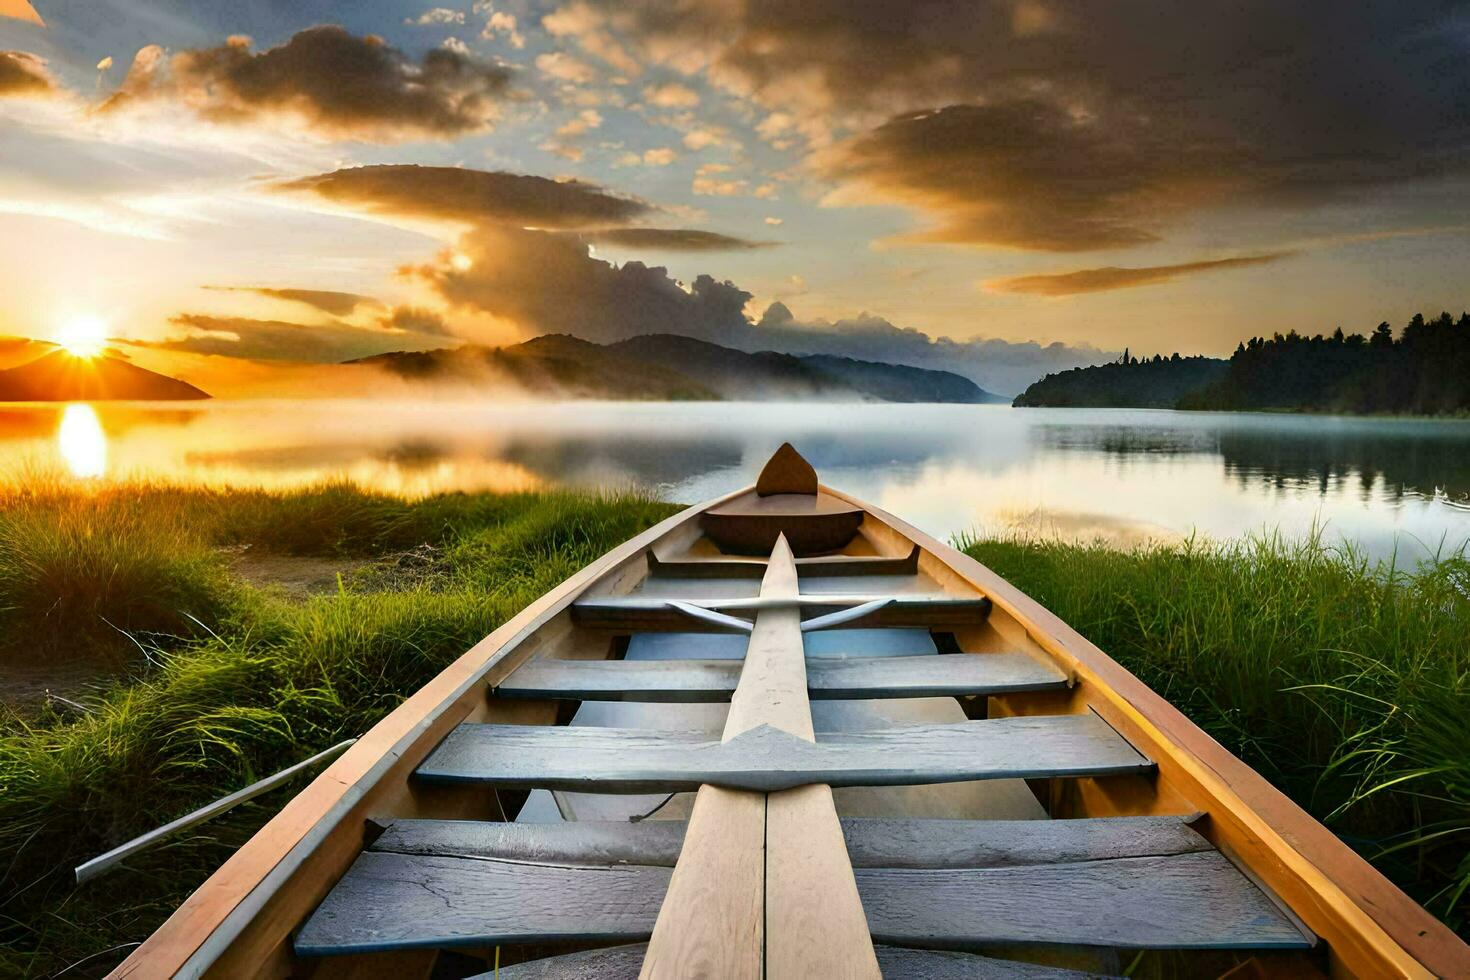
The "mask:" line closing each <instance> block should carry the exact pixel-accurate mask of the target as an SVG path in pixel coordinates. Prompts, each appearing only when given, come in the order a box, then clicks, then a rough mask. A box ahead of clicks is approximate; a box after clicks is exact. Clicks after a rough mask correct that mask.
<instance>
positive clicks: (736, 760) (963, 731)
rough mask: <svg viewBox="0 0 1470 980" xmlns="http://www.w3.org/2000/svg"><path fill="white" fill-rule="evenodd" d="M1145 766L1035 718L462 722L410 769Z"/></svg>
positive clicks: (956, 777) (759, 773)
mask: <svg viewBox="0 0 1470 980" xmlns="http://www.w3.org/2000/svg"><path fill="white" fill-rule="evenodd" d="M1152 768H1153V763H1151V762H1149V760H1147V759H1145V758H1144V757H1143V756H1141V755H1139V754H1138V752H1137V751H1136V750H1134V748H1133V747H1132V746H1131V745H1129V744H1128V742H1127V741H1126V740H1125V739H1123V738H1122V737H1121V736H1120V735H1118V733H1117V732H1115V731H1113V729H1112V728H1110V727H1108V725H1107V724H1106V723H1105V722H1103V721H1101V720H1100V719H1098V718H1097V717H1096V716H1095V715H1090V714H1089V715H1035V716H1022V717H1014V718H997V719H989V720H983V721H968V722H961V723H958V724H951V725H907V726H898V727H893V728H885V729H881V730H879V731H873V732H830V733H828V732H824V733H822V734H820V735H818V736H817V741H816V742H815V743H812V742H808V741H806V740H805V739H802V738H799V737H797V736H795V735H792V734H790V733H788V732H784V731H781V730H780V729H777V728H772V727H770V726H769V725H761V726H760V727H758V728H755V729H753V730H751V731H747V732H744V733H743V734H741V735H739V736H737V737H735V738H733V739H731V740H730V741H728V742H713V741H710V739H709V736H708V735H707V734H705V733H703V732H662V731H649V730H646V729H623V728H577V727H538V726H531V725H479V724H466V725H460V726H459V727H458V728H456V729H454V731H452V732H451V733H450V734H449V736H448V737H447V738H446V739H445V740H444V742H443V743H441V744H440V746H439V747H438V748H437V749H435V750H434V752H433V753H432V754H430V756H429V758H428V759H427V760H425V762H424V763H423V764H422V765H421V766H420V767H419V768H418V770H417V773H416V776H417V777H418V778H420V779H427V780H432V781H441V782H472V783H476V782H477V783H490V784H497V785H507V786H539V787H545V788H547V789H562V790H575V791H581V792H591V793H651V792H674V791H677V790H689V789H697V788H698V787H699V786H700V785H702V784H704V783H710V784H713V785H718V786H727V787H731V788H735V789H749V790H762V791H767V792H771V791H776V790H782V789H791V788H792V787H795V786H803V785H807V784H811V783H827V784H828V785H830V786H917V785H923V784H928V783H948V782H961V781H964V780H970V779H1003V778H1044V777H1053V776H1105V775H1114V774H1122V773H1142V772H1148V771H1150V770H1151V769H1152Z"/></svg>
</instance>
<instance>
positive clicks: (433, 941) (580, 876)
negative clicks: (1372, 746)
mask: <svg viewBox="0 0 1470 980" xmlns="http://www.w3.org/2000/svg"><path fill="white" fill-rule="evenodd" d="M732 795H735V796H751V794H732ZM753 846H756V848H757V856H756V860H755V862H754V863H755V864H756V865H757V870H756V873H757V874H759V868H758V866H759V858H758V843H757V844H756V845H753ZM716 850H718V849H716ZM749 863H751V862H747V864H749ZM670 877H671V873H670V871H669V869H668V868H658V867H650V866H640V865H633V866H615V867H606V866H604V867H585V866H580V867H579V866H567V865H549V864H536V863H523V862H506V861H492V860H485V859H472V858H453V857H441V856H431V855H416V854H395V853H385V852H378V851H368V852H365V853H364V854H362V855H361V856H360V857H359V858H358V861H357V862H356V863H355V864H354V865H353V866H352V868H351V869H350V870H349V872H348V873H347V875H346V877H344V878H343V879H342V881H341V882H339V883H338V885H337V887H336V888H335V889H333V891H332V893H331V894H330V895H329V896H328V897H327V899H326V901H325V902H323V903H322V905H321V907H320V908H319V909H318V910H317V911H316V913H315V914H314V915H313V916H312V917H311V919H310V920H308V922H307V924H306V925H305V926H304V927H303V928H302V930H301V932H300V934H299V935H298V936H297V939H296V949H297V952H298V953H299V954H301V955H326V954H333V953H337V954H341V953H363V952H370V951H373V950H392V949H408V948H418V947H452V946H488V945H496V944H505V943H512V942H550V941H560V940H571V939H577V940H579V941H594V942H595V941H604V942H616V941H620V940H623V941H627V940H633V939H641V938H646V937H647V936H649V935H650V934H651V933H652V931H653V927H654V922H655V918H656V915H657V913H658V909H659V905H660V903H661V902H662V900H663V898H664V895H665V892H666V891H667V889H668V885H669V880H670ZM856 883H857V890H858V893H859V894H860V895H861V899H862V906H863V909H864V910H865V912H866V917H867V925H868V928H869V929H870V930H871V931H872V935H873V937H874V938H875V939H876V940H878V941H880V942H886V943H898V944H909V945H922V946H929V947H936V948H951V949H967V948H968V949H974V948H979V947H984V946H986V945H991V944H1030V943H1041V944H1063V945H1092V946H1110V947H1118V948H1150V949H1216V948H1249V949H1305V948H1309V947H1310V945H1311V942H1310V940H1309V939H1308V938H1307V937H1305V936H1303V935H1302V933H1301V932H1300V931H1298V929H1297V928H1296V926H1294V925H1293V924H1292V923H1291V922H1290V921H1289V920H1288V919H1287V918H1286V917H1285V916H1284V915H1283V914H1282V913H1281V912H1280V910H1279V909H1278V908H1277V907H1276V905H1275V904H1274V903H1273V902H1272V901H1271V900H1270V899H1269V898H1267V897H1266V895H1265V894H1264V893H1262V892H1261V891H1260V890H1259V889H1258V888H1256V886H1255V885H1253V884H1252V883H1251V882H1250V881H1249V880H1247V879H1246V878H1245V876H1243V875H1242V874H1241V873H1240V872H1239V871H1238V870H1236V868H1235V867H1234V866H1233V865H1231V864H1230V862H1229V861H1227V860H1225V858H1224V857H1223V856H1221V855H1220V854H1218V853H1217V852H1214V851H1199V852H1191V853H1181V854H1170V855H1163V856H1155V857H1124V858H1108V859H1102V860H1095V861H1085V862H1069V863H1063V864H1041V865H1023V866H1013V867H997V868H983V869H975V868H965V869H923V870H903V869H892V868H860V869H858V870H857V872H856ZM729 884H730V883H729V882H727V881H726V882H717V881H709V882H704V883H703V887H704V890H705V892H707V895H706V896H705V898H704V899H703V900H701V902H700V903H699V904H698V905H697V906H692V907H691V908H696V907H697V908H702V909H705V910H714V909H717V908H718V905H717V904H715V905H712V904H709V903H710V902H718V900H719V899H720V898H721V896H724V895H727V894H729V893H730V892H731V890H730V889H728V885H729ZM734 891H736V892H738V891H739V890H738V889H736V890H734ZM743 921H750V920H749V917H748V916H747V917H746V918H745V919H744V920H743ZM758 939H759V936H758V935H757V936H756V939H755V940H754V941H757V942H758ZM745 940H746V942H747V943H749V942H751V941H752V940H751V938H750V937H749V936H748V935H747V936H746V937H745ZM686 948H687V947H686ZM703 948H705V950H706V953H707V954H708V958H707V959H706V960H700V961H699V962H709V963H715V962H719V959H718V954H719V953H720V951H721V950H728V949H732V948H733V947H731V946H726V945H725V944H724V943H720V944H715V945H710V946H705V947H703ZM746 948H747V949H749V948H751V947H749V946H748V945H747V947H746ZM747 960H748V957H747ZM692 962H694V961H691V960H688V959H683V960H679V961H678V963H677V965H679V966H680V968H681V969H684V968H692V967H691V963H692ZM694 972H698V971H697V970H695V971H694ZM685 975H687V972H686V974H685ZM721 975H728V974H723V973H722V974H721Z"/></svg>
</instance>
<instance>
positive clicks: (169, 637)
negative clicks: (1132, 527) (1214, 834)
mask: <svg viewBox="0 0 1470 980" xmlns="http://www.w3.org/2000/svg"><path fill="white" fill-rule="evenodd" d="M672 511H673V508H672V507H671V506H670V505H667V504H662V503H658V502H655V501H651V500H648V499H645V498H642V497H638V496H633V495H621V496H596V495H587V494H578V493H570V492H556V493H542V494H509V495H497V494H474V495H463V494H448V495H443V496H437V497H430V498H426V499H424V500H420V501H406V500H403V499H400V498H396V497H392V496H385V495H379V494H373V493H368V492H364V491H362V490H358V489H354V488H352V487H350V486H346V485H332V486H323V487H317V488H313V489H309V490H303V491H297V492H283V493H275V492H266V491H250V490H247V491H216V490H208V489H202V488H195V487H170V486H157V485H147V484H123V485H103V486H101V487H99V488H97V489H94V490H91V491H79V490H76V489H74V488H71V487H69V486H67V485H64V484H59V483H56V484H52V483H45V482H33V483H32V485H31V486H30V487H29V489H20V488H11V489H8V490H6V489H0V665H3V664H5V663H19V662H22V661H23V662H25V663H27V664H32V665H34V664H35V663H37V662H45V658H48V657H58V656H61V655H62V654H76V655H82V656H85V657H88V658H92V659H93V660H96V661H97V662H99V663H103V664H106V665H107V666H108V667H109V669H110V670H111V671H112V673H110V674H109V675H108V676H111V677H113V678H114V680H112V681H111V682H110V683H109V685H108V686H106V687H102V688H98V689H96V690H93V691H90V692H87V693H82V694H73V695H69V697H71V698H72V700H75V701H78V702H80V705H79V706H78V707H73V706H71V705H68V704H67V703H65V702H60V701H57V702H52V703H50V704H49V705H47V706H44V707H41V708H38V709H36V710H33V711H29V712H28V713H26V714H24V715H21V714H10V715H3V714H0V975H5V976H9V975H18V976H47V975H50V974H52V973H55V972H57V971H59V970H61V969H62V968H64V967H66V966H68V965H70V964H72V963H74V962H76V961H77V960H81V959H82V958H83V957H89V956H90V957H93V958H92V959H91V960H89V961H88V962H87V963H85V964H84V965H83V966H81V967H79V968H78V969H77V970H74V971H72V972H71V973H69V974H68V976H69V977H72V976H85V975H93V974H96V973H100V972H105V970H106V969H108V968H110V967H111V966H113V965H115V964H116V963H117V962H118V961H119V960H120V959H121V957H122V955H124V954H125V953H126V949H125V948H124V949H112V947H115V946H119V945H122V944H127V943H131V942H136V941H138V940H141V939H142V938H143V937H144V936H146V935H147V934H148V933H149V932H150V931H151V930H152V929H154V928H156V927H157V925H158V924H159V923H161V922H162V921H163V919H164V918H166V917H167V915H168V914H169V913H170V912H171V911H172V910H173V909H174V908H175V907H176V906H177V905H178V904H179V903H180V902H181V901H182V900H183V899H184V897H185V896H187V894H188V893H189V892H190V891H191V890H192V889H193V888H195V887H196V886H197V885H198V884H199V883H201V882H202V881H203V880H204V879H205V878H206V877H207V876H208V875H209V873H210V872H211V871H212V870H213V869H214V868H216V867H218V866H219V864H220V863H221V862H222V861H223V860H224V859H225V858H226V857H227V856H228V855H229V854H230V852H231V851H232V850H233V849H234V848H235V847H238V846H239V844H240V843H241V842H243V841H244V840H245V839H246V838H248V837H249V835H250V834H251V833H253V832H254V830H255V829H256V828H258V827H259V826H260V825H261V824H262V823H264V822H265V820H267V819H268V818H269V817H270V815H271V814H272V813H273V812H274V811H275V810H276V809H277V808H278V807H279V806H280V805H281V804H282V803H283V802H284V801H285V800H286V799H288V798H289V796H290V794H291V793H293V792H295V791H296V790H297V789H299V788H300V786H301V785H304V782H305V779H303V780H301V781H299V782H298V783H297V784H296V785H295V786H292V787H287V788H283V789H281V790H278V791H275V792H273V793H271V794H268V795H267V796H265V797H262V798H260V799H259V800H258V801H255V802H252V803H249V804H246V805H244V806H242V807H240V808H238V809H237V810H236V811H233V812H232V813H231V814H229V815H228V816H226V817H224V818H221V819H219V820H217V821H214V822H212V823H210V824H207V825H205V826H204V827H202V828H200V829H198V830H197V831H194V832H191V833H190V834H187V835H182V836H180V837H179V838H177V839H174V840H172V841H170V842H169V843H167V844H165V845H163V846H161V847H160V848H158V849H156V850H154V851H150V852H147V853H145V854H143V855H140V856H138V857H136V858H133V859H130V860H129V861H128V862H127V863H126V866H125V867H122V868H120V869H118V870H115V871H113V872H111V873H109V874H108V875H106V876H104V877H103V878H100V879H98V880H96V881H94V882H92V883H89V884H88V885H86V886H83V887H80V888H78V887H75V886H73V885H72V883H71V880H70V873H71V868H72V867H73V866H75V865H76V864H78V863H80V862H81V861H83V860H86V859H87V858H89V857H92V856H95V855H96V854H98V853H101V852H102V851H104V850H107V849H108V848H110V847H112V846H114V845H116V844H117V843H120V842H121V841H124V840H127V839H128V838H130V837H132V836H135V835H136V834H138V833H141V832H143V831H146V830H149V829H151V828H153V827H155V826H158V825H159V824H161V823H164V822H166V821H167V820H170V819H172V818H174V817H177V816H179V815H180V814H182V813H185V812H187V811H189V810H191V809H193V808H195V807H197V806H200V805H202V804H203V803H205V802H208V801H209V800H212V799H215V798H217V797H219V796H221V795H224V794H225V793H226V792H229V791H230V790H233V789H235V788H238V787H240V786H243V785H245V784H246V783H248V782H250V781H252V780H254V779H256V778H259V777H261V776H263V775H266V774H268V773H271V772H274V771H276V770H278V769H281V768H283V767H285V766H286V765H289V764H290V763H292V762H295V761H298V760H300V759H302V758H305V757H306V756H308V755H310V754H311V753H313V752H315V751H318V750H320V749H322V748H325V747H327V746H329V745H332V744H334V743H336V742H337V741H340V740H341V739H343V738H346V737H349V736H352V735H357V734H360V733H361V732H362V731H364V730H366V729H367V728H368V727H370V726H371V725H372V724H373V723H374V722H376V721H377V720H378V719H380V718H381V717H383V715H384V714H386V713H387V712H388V711H390V710H391V709H392V708H393V707H395V706H396V705H397V704H398V703H400V702H401V700H402V699H403V698H404V697H405V696H407V695H408V694H409V693H411V692H412V691H413V690H415V689H417V688H418V687H419V686H420V685H422V684H423V683H424V682H425V681H426V680H428V679H429V678H430V677H432V676H433V675H434V674H435V673H437V672H438V671H439V670H441V669H442V668H443V667H444V666H445V665H446V664H448V663H449V662H450V661H451V660H453V659H454V658H455V657H457V656H458V655H459V654H460V653H462V652H463V651H464V650H465V649H467V648H468V647H469V646H470V645H471V644H473V643H474V642H475V641H476V640H478V639H479V638H480V637H482V636H484V635H485V634H486V633H488V632H489V631H491V630H492V629H494V628H495V627H496V626H497V625H499V624H500V623H502V622H504V621H505V620H506V619H507V618H509V617H510V616H512V615H514V614H515V612H517V611H518V610H519V609H521V608H522V607H523V606H524V605H526V604H527V603H528V602H530V601H532V600H533V599H535V598H536V597H537V596H539V595H541V594H542V593H543V592H545V591H546V590H548V589H549V588H551V587H552V586H554V585H555V584H557V583H558V582H560V581H561V580H562V579H564V578H565V577H566V576H568V575H570V574H572V573H573V572H574V571H576V570H577V569H578V568H580V567H582V566H583V565H585V564H586V563H587V562H589V561H591V560H592V559H594V558H596V557H597V556H599V555H601V554H602V553H603V552H605V551H606V550H608V549H609V548H611V547H613V546H614V545H616V544H617V543H619V542H621V541H624V540H626V539H627V538H629V537H631V536H632V535H634V534H636V533H637V532H638V531H640V530H642V529H643V528H645V527H648V526H649V525H651V524H653V523H655V522H656V521H658V520H660V519H662V518H663V517H665V516H667V515H668V514H669V513H671V512H672ZM242 547H248V548H249V549H250V550H251V551H264V552H268V553H277V554H289V555H301V556H309V557H322V558H332V559H337V558H346V559H351V560H352V562H351V563H353V564H364V563H365V567H364V568H362V569H361V570H359V571H358V572H355V573H351V574H349V575H347V576H346V577H345V578H344V580H343V582H342V587H341V589H340V590H339V591H337V592H335V593H333V594H329V595H322V596H316V597H313V598H310V599H306V600H292V599H290V598H288V596H287V595H286V594H285V593H283V592H280V591H277V590H271V589H268V588H265V589H263V588H257V587H254V586H252V585H250V584H248V583H246V582H244V581H242V580H241V579H239V578H238V577H236V576H235V575H233V574H232V573H231V571H230V565H229V556H230V554H231V553H232V551H231V549H233V550H234V551H238V549H240V548H242ZM967 548H968V549H969V550H970V552H971V553H972V554H974V555H975V556H976V557H978V558H980V559H981V560H982V561H984V562H986V563H987V564H989V565H991V566H992V567H993V568H995V569H996V570H997V571H998V572H1000V573H1001V574H1002V575H1005V576H1006V577H1008V578H1010V579H1011V580H1012V581H1013V582H1015V583H1016V584H1017V585H1018V586H1020V587H1021V588H1023V589H1025V590H1026V591H1028V592H1030V593H1031V594H1033V595H1035V596H1036V597H1037V598H1038V599H1039V600H1041V601H1042V602H1043V603H1045V604H1047V605H1048V606H1050V607H1051V608H1053V609H1054V610H1056V612H1057V613H1058V614H1060V615H1061V616H1062V617H1063V618H1064V619H1066V620H1068V621H1069V622H1071V623H1072V624H1073V625H1075V626H1076V627H1077V628H1078V629H1079V630H1081V631H1082V632H1083V633H1084V634H1085V635H1087V636H1088V637H1089V638H1091V639H1092V640H1094V641H1095V642H1097V643H1098V644H1099V645H1100V646H1101V647H1102V648H1103V649H1104V650H1106V651H1108V652H1109V653H1110V654H1112V655H1113V656H1114V657H1116V658H1117V659H1118V660H1120V661H1121V662H1123V663H1124V664H1125V665H1126V666H1128V667H1129V668H1130V669H1132V670H1134V671H1135V672H1136V673H1138V674H1139V675H1140V676H1141V677H1142V678H1143V679H1144V680H1145V681H1146V682H1147V683H1149V684H1150V685H1152V686H1153V687H1154V688H1155V689H1157V690H1158V691H1160V693H1162V694H1163V695H1164V696H1165V697H1167V698H1169V699H1170V700H1171V701H1173V702H1174V703H1175V704H1177V705H1179V706H1180V707H1181V708H1182V709H1183V710H1184V711H1185V712H1186V713H1188V714H1189V715H1190V716H1191V717H1192V718H1194V719H1195V720H1196V721H1197V722H1198V723H1200V724H1201V725H1202V726H1203V727H1204V728H1206V729H1207V730H1208V731H1209V732H1210V733H1211V734H1213V735H1214V736H1215V737H1216V738H1218V739H1220V740H1221V741H1222V742H1223V743H1224V744H1225V745H1226V746H1227V747H1228V748H1230V749H1231V750H1232V751H1234V752H1236V753H1238V754H1240V755H1241V756H1242V757H1244V758H1245V759H1246V761H1247V762H1249V763H1250V764H1251V765H1253V766H1255V767H1256V768H1258V769H1259V770H1260V771H1261V772H1262V773H1263V774H1265V775H1266V776H1267V778H1269V779H1271V780H1272V781H1273V782H1275V783H1276V784H1277V785H1279V786H1281V787H1282V788H1283V789H1284V790H1286V791H1287V792H1288V793H1289V794H1291V795H1292V796H1293V797H1294V798H1295V799H1296V800H1298V802H1300V803H1301V804H1302V805H1303V806H1305V807H1306V808H1307V809H1308V810H1309V811H1311V812H1312V813H1313V814H1315V815H1317V816H1319V817H1321V818H1323V819H1325V820H1326V821H1327V822H1328V823H1329V825H1330V826H1332V827H1333V829H1334V830H1336V831H1337V832H1338V833H1339V834H1341V835H1343V836H1344V837H1345V838H1346V839H1348V840H1349V842H1350V843H1352V844H1353V846H1355V847H1357V848H1359V849H1360V850H1361V851H1362V852H1363V853H1364V854H1366V855H1368V856H1369V857H1370V858H1371V859H1372V860H1374V861H1375V863H1377V864H1378V866H1379V867H1380V868H1382V869H1384V870H1385V871H1386V872H1387V873H1389V874H1390V875H1391V876H1393V877H1394V878H1395V879H1396V880H1397V881H1399V882H1400V883H1402V884H1403V885H1404V886H1405V887H1406V888H1408V889H1409V891H1410V892H1411V893H1412V894H1413V895H1415V897H1417V898H1419V899H1420V900H1421V901H1424V902H1426V903H1427V904H1428V905H1429V907H1430V908H1431V909H1432V910H1433V911H1434V912H1435V913H1436V914H1438V915H1440V916H1442V917H1443V918H1445V919H1446V920H1447V921H1449V922H1450V923H1451V924H1452V925H1454V926H1455V927H1456V928H1458V929H1460V930H1461V931H1462V933H1463V932H1464V931H1465V929H1466V917H1467V909H1466V886H1467V881H1470V861H1467V858H1466V854H1467V841H1470V772H1467V764H1466V759H1467V749H1466V746H1470V710H1467V708H1470V705H1467V699H1466V685H1467V683H1470V680H1467V670H1470V645H1467V643H1466V638H1467V637H1470V566H1467V563H1466V562H1465V561H1464V560H1462V559H1453V560H1449V561H1443V562H1440V563H1437V564H1435V565H1433V566H1430V567H1427V568H1425V569H1422V570H1419V571H1418V572H1416V574H1414V575H1407V574H1404V573H1402V572H1398V573H1392V574H1387V575H1385V574H1384V572H1383V570H1380V569H1374V568H1371V567H1369V566H1368V564H1367V563H1366V562H1364V561H1362V560H1360V559H1356V558H1354V557H1353V556H1351V555H1347V554H1343V553H1339V552H1331V551H1327V550H1324V549H1322V548H1320V547H1315V546H1302V547H1297V546H1288V545H1284V544H1281V543H1280V542H1269V541H1268V542H1256V543H1253V544H1246V545H1238V546H1226V547H1223V548H1206V547H1201V546H1198V545H1188V546H1182V547H1162V546H1160V547H1148V548H1144V549H1140V550H1136V551H1131V552H1119V551H1113V550H1109V549H1107V548H1104V547H1100V546H1096V547H1094V546H1070V545H1058V544H1047V543H1044V542H1027V541H1021V540H1011V541H980V542H971V543H968V544H967ZM108 950H110V951H109V952H104V951H108ZM99 954H100V955H99Z"/></svg>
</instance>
